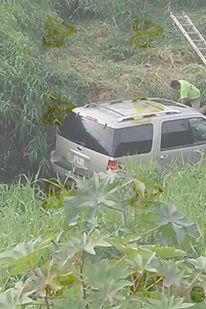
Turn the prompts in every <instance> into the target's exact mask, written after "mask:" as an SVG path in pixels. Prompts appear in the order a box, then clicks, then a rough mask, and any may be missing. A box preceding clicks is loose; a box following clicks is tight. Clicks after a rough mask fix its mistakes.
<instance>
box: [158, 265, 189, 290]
mask: <svg viewBox="0 0 206 309" xmlns="http://www.w3.org/2000/svg"><path fill="white" fill-rule="evenodd" d="M156 268H157V271H158V274H159V275H160V276H162V277H163V278H164V285H165V286H166V287H170V286H178V285H179V284H180V282H181V279H182V278H183V272H182V271H180V270H179V269H178V262H175V261H173V260H168V261H165V260H161V261H160V264H159V266H156Z"/></svg>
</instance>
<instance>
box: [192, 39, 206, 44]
mask: <svg viewBox="0 0 206 309" xmlns="http://www.w3.org/2000/svg"><path fill="white" fill-rule="evenodd" d="M193 42H195V43H200V42H202V43H205V41H203V40H200V39H199V40H193Z"/></svg>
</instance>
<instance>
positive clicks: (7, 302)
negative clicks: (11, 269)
mask: <svg viewBox="0 0 206 309" xmlns="http://www.w3.org/2000/svg"><path fill="white" fill-rule="evenodd" d="M31 294H33V291H30V292H26V291H25V284H24V283H23V282H21V281H19V282H17V283H16V285H15V287H14V288H11V289H8V290H6V291H5V292H3V293H0V308H1V309H17V308H19V307H21V306H23V305H28V304H32V302H33V300H32V299H31V298H30V296H31Z"/></svg>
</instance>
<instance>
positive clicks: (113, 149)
mask: <svg viewBox="0 0 206 309" xmlns="http://www.w3.org/2000/svg"><path fill="white" fill-rule="evenodd" d="M59 134H60V135H61V136H63V137H65V138H67V139H69V140H70V141H72V142H74V143H77V144H80V145H82V146H84V147H86V148H89V149H91V150H94V151H96V152H99V153H102V154H105V155H109V156H111V157H121V156H127V155H133V154H143V153H149V152H150V151H151V148H152V141H153V126H152V124H145V125H138V126H132V127H127V128H121V129H113V128H110V127H108V126H104V125H102V124H100V123H98V122H96V121H95V120H93V119H92V118H86V117H81V116H79V115H77V114H76V113H73V112H71V113H69V114H68V115H67V117H66V119H65V121H64V123H63V125H61V126H60V127H59Z"/></svg>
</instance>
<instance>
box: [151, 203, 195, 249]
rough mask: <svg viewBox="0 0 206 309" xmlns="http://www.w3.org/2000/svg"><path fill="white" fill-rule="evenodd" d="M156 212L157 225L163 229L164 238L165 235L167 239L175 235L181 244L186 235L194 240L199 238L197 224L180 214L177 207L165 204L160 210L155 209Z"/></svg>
mask: <svg viewBox="0 0 206 309" xmlns="http://www.w3.org/2000/svg"><path fill="white" fill-rule="evenodd" d="M154 211H155V212H156V214H157V220H156V223H157V225H158V226H159V227H160V228H162V236H163V237H164V235H165V239H167V237H168V238H170V235H172V234H174V235H175V236H176V239H177V242H178V243H179V244H181V243H182V242H183V240H184V238H185V236H186V235H189V236H190V237H192V238H195V237H198V236H199V230H198V228H197V227H196V225H195V223H194V222H193V221H192V220H188V219H187V218H186V217H185V216H184V215H183V214H181V213H179V212H178V211H177V207H176V206H175V205H168V204H163V205H162V207H161V208H159V209H158V210H157V209H155V208H154ZM160 231H161V229H160Z"/></svg>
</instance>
